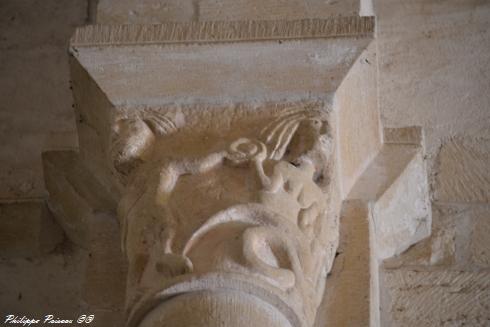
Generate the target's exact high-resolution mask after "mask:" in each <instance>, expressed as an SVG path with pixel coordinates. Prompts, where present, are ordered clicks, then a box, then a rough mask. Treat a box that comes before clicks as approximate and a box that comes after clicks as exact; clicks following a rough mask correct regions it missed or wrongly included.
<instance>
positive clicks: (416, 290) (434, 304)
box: [382, 268, 490, 327]
mask: <svg viewBox="0 0 490 327" xmlns="http://www.w3.org/2000/svg"><path fill="white" fill-rule="evenodd" d="M382 278H383V283H384V286H385V287H386V291H385V292H386V293H385V294H384V296H385V299H384V301H386V302H384V306H383V309H382V315H383V320H382V326H400V327H409V326H410V327H411V326H424V327H425V326H427V327H429V326H431V327H432V326H475V327H483V326H488V324H489V323H490V310H489V307H490V272H489V271H488V270H482V271H461V270H441V269H439V270H423V269H408V268H405V269H398V270H387V271H384V272H383V277H382Z"/></svg>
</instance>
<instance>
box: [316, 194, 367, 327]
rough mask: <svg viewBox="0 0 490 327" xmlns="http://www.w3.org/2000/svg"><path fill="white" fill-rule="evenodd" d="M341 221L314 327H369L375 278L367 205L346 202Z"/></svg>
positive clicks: (360, 202)
mask: <svg viewBox="0 0 490 327" xmlns="http://www.w3.org/2000/svg"><path fill="white" fill-rule="evenodd" d="M340 221H341V225H340V243H339V247H338V249H337V253H336V258H335V262H334V265H333V267H332V271H331V272H330V274H329V275H328V277H327V286H326V288H325V296H324V299H323V303H322V304H321V306H320V311H319V312H318V314H317V320H316V325H315V326H317V327H325V326H369V320H370V299H371V295H370V293H371V290H370V280H371V279H372V276H371V274H370V257H371V253H370V252H371V249H370V246H369V209H368V207H367V204H366V203H365V202H363V201H359V200H357V201H356V200H355V201H345V202H344V203H343V208H342V213H341V217H340ZM354 308H355V309H354Z"/></svg>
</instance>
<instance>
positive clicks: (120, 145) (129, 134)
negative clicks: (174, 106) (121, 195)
mask: <svg viewBox="0 0 490 327" xmlns="http://www.w3.org/2000/svg"><path fill="white" fill-rule="evenodd" d="M154 142H155V135H154V133H153V131H152V130H151V129H150V127H149V126H148V124H146V123H145V122H144V121H143V120H141V119H140V118H134V119H121V120H119V121H117V122H116V124H115V125H114V127H113V134H112V139H111V151H110V155H111V161H112V165H113V166H114V169H115V170H116V171H117V172H118V173H120V174H121V175H123V176H124V177H125V176H128V175H129V174H131V172H132V171H133V170H134V169H135V168H137V167H138V166H139V165H140V164H141V163H142V162H144V161H145V160H146V159H147V158H148V156H149V155H150V153H151V151H152V148H153V144H154Z"/></svg>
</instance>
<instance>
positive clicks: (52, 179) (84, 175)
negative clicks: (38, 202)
mask: <svg viewBox="0 0 490 327" xmlns="http://www.w3.org/2000/svg"><path fill="white" fill-rule="evenodd" d="M43 162H44V169H45V170H44V171H45V179H46V187H47V189H48V192H49V193H50V201H49V203H50V208H51V209H52V211H53V213H54V214H55V216H56V219H57V221H58V222H59V224H60V225H61V226H62V228H63V230H64V231H65V232H66V234H67V236H68V238H69V239H70V240H71V241H73V242H74V243H76V244H78V245H80V246H82V247H84V248H88V247H89V244H90V241H89V240H90V233H91V229H92V228H96V226H97V222H98V220H99V219H98V216H97V213H99V212H114V211H115V206H116V205H115V203H114V199H113V197H112V195H111V194H110V193H109V192H108V191H106V189H105V188H104V186H102V185H101V184H100V182H98V181H97V179H95V178H94V177H93V175H92V174H91V173H90V172H88V171H87V169H86V168H85V167H84V166H83V163H82V162H81V161H80V160H79V157H78V155H77V153H76V152H73V151H51V152H46V153H44V154H43Z"/></svg>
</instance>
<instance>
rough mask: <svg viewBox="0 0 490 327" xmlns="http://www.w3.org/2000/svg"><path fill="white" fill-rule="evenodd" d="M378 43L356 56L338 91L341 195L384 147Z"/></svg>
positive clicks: (336, 103) (344, 194) (335, 104)
mask: <svg viewBox="0 0 490 327" xmlns="http://www.w3.org/2000/svg"><path fill="white" fill-rule="evenodd" d="M376 61H377V59H376V53H375V44H374V43H372V44H371V45H370V46H369V47H368V48H367V49H366V50H365V51H364V52H363V53H362V54H361V55H360V56H359V58H357V59H356V61H355V63H354V65H353V66H352V68H351V69H350V71H349V73H348V74H347V76H346V77H345V79H344V80H343V81H342V84H341V85H340V86H339V88H338V90H337V91H336V92H335V98H334V106H335V108H336V112H337V124H336V126H335V128H336V132H337V134H338V138H337V140H338V142H339V144H338V146H337V149H338V154H339V161H340V164H339V174H340V176H341V177H340V178H341V179H340V181H341V187H342V197H343V198H345V197H347V195H348V194H349V192H350V191H351V189H352V187H353V186H354V183H355V182H356V180H357V179H358V178H359V176H360V175H361V174H362V173H363V172H364V170H365V169H366V167H367V166H368V165H369V164H370V162H371V161H372V160H373V159H374V157H375V156H376V155H377V153H378V152H379V151H380V149H381V145H382V132H381V126H380V117H379V111H378V101H377V87H376V84H377V82H376V80H377V72H376Z"/></svg>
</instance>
